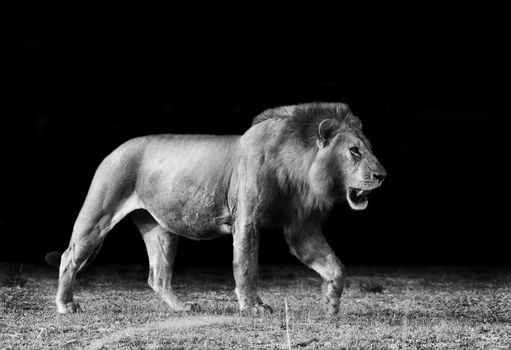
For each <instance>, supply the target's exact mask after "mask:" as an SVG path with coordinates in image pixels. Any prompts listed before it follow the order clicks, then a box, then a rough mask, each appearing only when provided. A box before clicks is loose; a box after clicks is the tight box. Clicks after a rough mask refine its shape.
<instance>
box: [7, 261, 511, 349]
mask: <svg viewBox="0 0 511 350" xmlns="http://www.w3.org/2000/svg"><path fill="white" fill-rule="evenodd" d="M145 270H146V268H145V267H137V266H135V267H91V268H90V269H89V270H88V272H86V273H85V274H84V275H83V276H82V277H81V278H79V279H78V281H77V284H78V288H77V292H76V299H77V301H79V302H80V303H81V305H82V307H83V309H84V313H82V314H76V315H65V316H58V315H57V314H56V312H55V308H54V304H53V298H54V295H55V291H56V284H57V272H56V270H54V269H50V268H48V269H46V268H36V267H34V266H24V267H23V276H18V277H16V278H25V279H26V283H24V284H23V285H19V284H16V283H14V284H13V283H5V280H6V278H3V276H0V281H3V282H4V283H3V285H2V286H1V287H0V348H2V349H3V348H6V349H9V348H32V349H41V348H43V349H44V348H64V349H66V348H82V347H86V348H89V349H101V348H103V349H106V348H108V349H140V348H145V349H159V348H163V349H215V348H221V349H288V346H289V345H288V341H287V331H289V338H290V345H291V348H292V349H342V348H345V349H509V347H510V345H511V293H510V292H511V270H510V269H484V268H471V269H470V270H466V269H461V268H449V269H446V268H441V267H435V268H407V269H403V268H400V269H399V268H361V267H360V268H353V267H352V268H349V272H350V277H349V287H348V288H347V290H346V292H345V294H344V296H343V300H342V308H341V312H340V315H339V316H337V317H333V318H331V317H328V316H326V315H325V314H324V313H323V310H322V305H321V303H320V302H319V300H320V298H319V294H318V292H319V289H320V288H319V285H320V283H319V282H320V281H319V279H318V278H317V277H316V275H314V274H313V273H312V272H309V271H308V270H306V269H304V268H300V267H289V268H283V267H280V266H279V267H278V268H272V267H271V266H264V267H262V268H261V293H260V294H261V297H262V298H263V300H265V301H266V302H267V303H269V304H270V305H271V306H273V308H274V310H275V313H274V314H273V315H269V316H259V317H252V316H250V317H249V316H241V315H240V314H239V313H238V311H237V305H236V301H235V298H234V293H233V292H232V290H233V288H234V283H233V280H232V275H231V272H230V271H229V270H218V269H216V270H214V269H211V270H206V269H202V270H186V271H178V274H177V277H176V280H175V282H176V290H177V292H178V293H179V294H180V295H181V296H182V297H183V298H184V299H186V300H190V301H192V300H193V301H198V302H199V303H200V304H201V306H202V311H201V312H200V313H195V314H176V313H172V312H171V311H169V310H168V309H167V308H166V307H165V305H163V304H162V303H161V302H160V301H159V300H158V299H157V298H156V297H155V296H154V294H153V292H152V291H151V290H150V289H149V288H148V287H147V286H146V282H145V281H146V271H145ZM0 271H10V270H9V269H6V266H0ZM4 275H6V276H8V273H6V272H4ZM11 277H12V274H11ZM7 279H9V278H7ZM286 299H287V304H288V312H287V314H286V308H285V304H284V301H285V300H286ZM286 316H287V319H286Z"/></svg>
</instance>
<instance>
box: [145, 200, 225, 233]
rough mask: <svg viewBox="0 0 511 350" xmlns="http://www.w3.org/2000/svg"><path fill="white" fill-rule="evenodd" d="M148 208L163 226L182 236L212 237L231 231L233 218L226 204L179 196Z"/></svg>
mask: <svg viewBox="0 0 511 350" xmlns="http://www.w3.org/2000/svg"><path fill="white" fill-rule="evenodd" d="M148 209H149V211H150V212H151V214H153V216H155V219H156V220H157V221H158V222H159V223H160V224H161V225H162V226H164V227H165V228H167V229H168V230H169V231H171V232H173V233H175V234H178V235H180V236H185V237H188V238H191V239H211V238H215V237H218V236H221V235H225V234H230V233H231V224H232V219H231V216H230V215H229V213H228V209H227V207H226V206H225V207H223V208H222V206H221V205H219V204H216V205H214V204H213V205H208V204H207V203H200V202H194V201H193V200H190V199H189V198H188V199H184V198H178V199H177V200H175V199H174V200H170V201H168V202H167V204H166V205H163V206H151V207H150V208H148Z"/></svg>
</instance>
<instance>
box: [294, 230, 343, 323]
mask: <svg viewBox="0 0 511 350" xmlns="http://www.w3.org/2000/svg"><path fill="white" fill-rule="evenodd" d="M285 236H286V240H287V243H288V244H289V247H290V250H291V253H293V255H295V256H296V257H297V258H298V259H300V261H302V262H303V263H304V264H305V265H307V266H308V267H310V268H311V269H313V270H314V271H316V272H317V273H319V275H320V276H321V278H322V279H323V285H322V291H323V301H324V302H325V303H326V305H327V311H328V313H329V314H332V315H334V314H337V313H338V312H339V304H340V302H341V301H340V299H341V294H342V291H343V288H344V280H345V276H346V273H345V268H344V266H343V265H342V264H341V261H340V260H339V259H338V258H337V256H336V255H335V253H334V252H333V250H332V248H330V246H329V245H328V243H327V241H326V239H325V237H324V236H323V234H322V233H321V231H320V229H319V228H308V229H307V230H302V229H300V230H291V229H286V230H285Z"/></svg>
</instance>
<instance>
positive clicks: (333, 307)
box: [323, 296, 340, 316]
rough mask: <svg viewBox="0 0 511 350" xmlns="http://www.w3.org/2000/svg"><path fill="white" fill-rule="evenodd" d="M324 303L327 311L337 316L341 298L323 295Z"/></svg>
mask: <svg viewBox="0 0 511 350" xmlns="http://www.w3.org/2000/svg"><path fill="white" fill-rule="evenodd" d="M323 303H325V307H326V312H327V314H328V315H330V316H335V315H337V314H338V313H339V305H340V302H339V299H337V298H335V299H334V298H329V297H327V296H323Z"/></svg>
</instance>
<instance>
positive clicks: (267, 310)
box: [242, 303, 273, 316]
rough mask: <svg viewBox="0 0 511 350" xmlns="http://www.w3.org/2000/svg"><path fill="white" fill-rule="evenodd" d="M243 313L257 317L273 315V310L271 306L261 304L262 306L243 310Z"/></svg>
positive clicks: (258, 305) (257, 305) (256, 305)
mask: <svg viewBox="0 0 511 350" xmlns="http://www.w3.org/2000/svg"><path fill="white" fill-rule="evenodd" d="M242 313H244V314H252V315H256V316H259V315H269V314H272V313H273V309H272V308H271V307H270V306H269V305H266V304H263V303H261V304H255V305H253V306H251V307H248V308H246V309H244V310H242Z"/></svg>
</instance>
